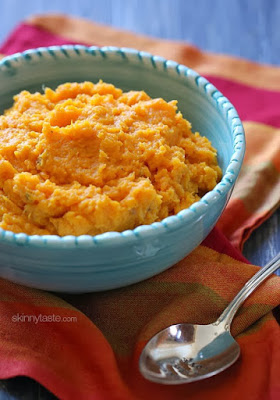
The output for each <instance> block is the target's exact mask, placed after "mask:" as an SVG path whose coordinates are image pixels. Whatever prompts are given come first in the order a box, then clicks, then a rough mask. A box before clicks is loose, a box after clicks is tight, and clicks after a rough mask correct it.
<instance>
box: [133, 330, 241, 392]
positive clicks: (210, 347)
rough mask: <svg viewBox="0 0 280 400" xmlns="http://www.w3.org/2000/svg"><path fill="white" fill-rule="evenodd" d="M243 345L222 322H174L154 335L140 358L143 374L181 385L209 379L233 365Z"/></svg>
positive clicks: (162, 381)
mask: <svg viewBox="0 0 280 400" xmlns="http://www.w3.org/2000/svg"><path fill="white" fill-rule="evenodd" d="M239 355H240V347H239V345H238V343H237V342H236V341H235V340H234V338H233V337H232V336H231V334H230V332H229V331H227V330H225V329H224V326H222V325H221V324H215V323H214V324H209V325H192V324H177V325H172V326H170V327H168V328H166V329H164V330H163V331H161V332H160V333H159V334H157V335H156V336H154V337H153V338H152V339H151V340H150V341H149V342H148V344H147V345H146V347H145V349H144V351H143V352H142V354H141V358H140V370H141V373H142V375H143V376H144V377H145V378H147V379H149V380H152V381H154V382H158V383H165V384H180V383H186V382H194V381H197V380H200V379H204V378H209V377H210V376H213V375H216V374H217V373H219V372H221V371H223V370H224V369H226V368H228V367H229V366H231V365H232V364H233V363H234V362H235V361H236V360H237V359H238V357H239Z"/></svg>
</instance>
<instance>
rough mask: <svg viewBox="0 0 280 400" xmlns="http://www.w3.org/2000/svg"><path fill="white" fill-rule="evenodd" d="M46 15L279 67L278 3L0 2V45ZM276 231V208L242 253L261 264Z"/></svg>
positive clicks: (7, 389)
mask: <svg viewBox="0 0 280 400" xmlns="http://www.w3.org/2000/svg"><path fill="white" fill-rule="evenodd" d="M46 12H61V13H68V14H72V15H76V16H81V17H86V18H89V19H92V20H94V21H96V22H100V23H105V24H110V25H113V26H116V27H119V28H123V29H129V30H131V31H134V32H138V33H143V34H146V35H151V36H156V37H161V38H168V39H177V40H184V41H187V42H189V43H192V44H194V45H196V46H198V47H200V48H201V49H204V50H208V51H213V52H218V53H227V54H231V55H235V56H241V57H245V58H247V59H250V60H253V61H257V62H263V63H270V64H275V65H279V66H280V29H279V21H280V1H277V0H102V1H100V0H79V1H77V0H24V1H22V0H1V3H0V41H3V40H4V38H5V37H7V35H8V34H9V32H10V31H11V30H12V29H13V28H14V27H15V25H16V24H18V23H19V22H20V21H22V20H24V18H26V17H28V16H30V15H31V14H35V13H46ZM279 196H280V194H279ZM279 227H280V212H279V210H277V211H276V212H275V213H274V214H273V215H272V216H271V217H270V218H269V219H268V220H267V221H266V222H265V223H264V224H263V225H262V226H260V227H259V228H258V229H257V230H256V231H255V232H254V233H253V234H252V235H251V237H250V238H249V240H248V241H247V242H246V244H245V246H244V251H243V253H244V255H245V256H246V257H247V258H248V259H249V260H250V261H251V262H252V263H254V264H256V265H260V266H263V265H264V264H265V263H266V262H267V261H268V260H270V259H271V258H272V257H273V256H274V255H276V254H277V253H278V252H279V250H280V229H279ZM278 273H279V272H278ZM1 386H2V389H1ZM54 398H55V397H54V396H53V395H51V394H50V393H49V392H47V391H46V390H45V389H44V388H42V387H41V386H40V385H39V384H36V383H35V382H33V381H32V380H31V379H27V378H16V379H11V380H7V381H4V382H2V383H1V382H0V400H4V399H5V400H8V399H9V400H12V399H28V400H31V399H38V400H39V399H54ZM73 400H75V399H73Z"/></svg>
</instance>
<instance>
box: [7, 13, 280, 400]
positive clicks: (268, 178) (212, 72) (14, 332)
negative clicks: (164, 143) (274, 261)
mask: <svg viewBox="0 0 280 400" xmlns="http://www.w3.org/2000/svg"><path fill="white" fill-rule="evenodd" d="M73 43H74V44H75V43H79V44H95V45H100V46H103V45H113V46H114V45H115V46H123V47H134V48H137V49H139V50H144V51H148V52H151V53H153V54H157V55H161V56H164V57H166V58H169V59H173V60H175V61H177V62H180V63H183V64H186V65H188V66H190V67H191V68H194V69H195V70H197V71H198V72H199V73H201V74H202V75H204V76H205V77H206V78H207V79H209V80H210V81H211V82H212V83H213V84H214V85H215V86H216V87H217V88H218V89H219V90H221V91H222V92H223V94H224V95H226V96H227V97H228V98H229V99H230V100H231V101H232V102H233V104H234V105H235V106H236V108H237V110H238V112H239V114H240V116H241V118H242V120H243V122H244V126H245V131H246V139H247V153H246V157H245V162H244V167H243V169H242V171H241V175H240V178H239V180H238V182H237V184H236V187H235V189H234V192H233V195H232V198H231V200H230V202H229V203H228V205H227V207H226V209H225V211H224V213H223V215H222V217H221V219H220V220H219V222H218V225H217V227H216V228H214V230H213V231H212V232H211V233H210V235H209V236H208V237H207V239H206V240H205V241H204V242H203V243H202V245H200V246H199V247H198V248H196V249H195V250H194V251H193V252H192V253H191V254H190V255H188V256H187V257H186V258H185V259H184V260H182V261H181V262H179V263H178V264H176V265H175V266H174V267H172V268H170V269H169V270H167V271H165V272H163V273H161V274H160V275H158V276H156V277H154V278H151V279H148V280H146V281H144V282H141V283H138V284H135V285H131V286H129V287H125V288H121V289H117V290H112V291H107V292H102V293H91V294H84V295H63V296H61V295H54V294H51V293H48V292H44V291H40V290H35V289H30V288H26V287H23V286H20V285H17V284H14V283H12V282H8V281H5V280H3V279H2V280H1V279H0V378H1V379H6V378H10V377H14V376H18V375H25V376H29V377H31V378H33V379H35V380H37V381H38V382H40V383H41V384H42V385H44V386H45V387H46V388H47V389H49V390H50V391H51V392H53V393H54V394H55V395H56V396H57V397H58V398H59V399H63V400H64V399H66V400H67V399H70V400H72V399H81V400H84V399H90V400H92V399H97V400H107V399H108V400H109V399H110V400H114V399H121V400H126V399H127V400H138V399H139V400H141V399H145V400H146V399H162V400H164V399H168V400H169V399H177V400H181V399H184V400H185V399H191V400H204V399H208V400H211V399H213V400H214V399H215V400H219V399H225V398H226V399H228V400H236V399H237V398H239V399H251V400H266V399H269V400H277V399H279V398H280V329H279V325H278V323H277V319H278V318H279V317H280V315H279V314H280V313H279V308H278V309H277V308H276V306H277V305H278V304H279V303H280V279H279V278H278V277H276V276H273V277H271V278H269V279H268V280H267V281H266V282H265V283H264V284H263V285H262V286H261V287H260V288H259V290H258V291H257V292H255V293H254V294H253V295H252V296H251V297H250V298H249V299H248V300H247V301H246V302H245V303H244V305H243V307H242V308H241V309H240V311H239V313H238V314H237V316H236V318H235V319H234V322H233V325H232V333H233V335H234V336H236V338H237V340H238V342H239V344H240V346H241V352H242V356H241V358H240V359H239V360H238V361H237V363H236V364H235V365H233V366H232V367H231V368H230V369H228V370H227V371H225V372H223V373H222V374H220V375H218V376H216V377H213V378H210V379H208V380H205V381H201V382H198V383H192V384H188V385H181V386H163V385H160V384H155V383H150V382H148V381H146V380H145V379H144V378H142V376H141V375H140V373H139V371H138V359H139V355H140V353H141V350H142V348H143V346H144V344H145V343H146V342H147V340H149V339H150V338H151V337H152V336H153V334H155V333H156V332H157V331H158V330H160V329H162V328H164V327H166V326H168V325H170V324H173V323H178V322H190V323H210V322H213V321H214V320H215V319H216V318H217V317H218V316H219V314H220V313H221V312H222V310H223V309H224V308H225V307H226V305H227V304H228V302H229V301H230V300H231V299H232V298H233V297H234V295H235V294H236V293H237V292H238V290H239V289H240V288H241V287H242V285H244V283H245V282H246V281H247V280H248V279H249V278H250V277H251V276H252V275H253V274H254V273H255V272H256V271H257V267H255V266H252V265H249V264H248V263H247V261H246V260H245V259H244V258H243V256H242V255H241V252H240V249H242V245H243V243H244V241H245V240H246V239H247V238H248V237H249V235H250V233H251V232H252V230H253V229H254V228H256V227H257V226H258V225H260V224H261V223H262V222H263V221H264V220H265V219H266V218H267V217H268V216H269V215H270V214H271V213H272V212H273V211H274V210H275V209H276V207H277V206H278V205H279V198H280V196H279V193H280V190H279V189H280V178H279V170H280V135H279V127H280V111H279V107H278V104H279V101H280V69H279V68H276V67H271V66H263V65H258V64H254V63H251V62H248V61H245V60H241V59H235V58H231V57H227V56H222V55H215V54H209V53H205V52H201V51H200V50H198V49H197V48H195V47H193V46H189V45H187V44H186V43H178V42H170V41H161V40H156V39H151V38H146V37H143V36H138V35H134V34H132V33H128V32H122V31H118V30H115V29H112V28H110V27H106V26H101V25H97V24H93V23H91V22H88V21H86V20H81V19H78V18H72V17H67V16H60V15H46V16H36V17H32V18H30V19H29V20H28V21H26V22H25V23H23V24H21V25H19V26H18V27H17V28H16V29H15V31H14V32H12V34H11V35H10V36H9V38H8V39H7V40H6V42H5V43H4V44H3V46H2V47H1V48H0V52H1V53H2V54H11V53H14V52H17V51H22V50H25V49H28V48H34V47H38V46H45V45H60V44H73ZM182 240H184V239H182Z"/></svg>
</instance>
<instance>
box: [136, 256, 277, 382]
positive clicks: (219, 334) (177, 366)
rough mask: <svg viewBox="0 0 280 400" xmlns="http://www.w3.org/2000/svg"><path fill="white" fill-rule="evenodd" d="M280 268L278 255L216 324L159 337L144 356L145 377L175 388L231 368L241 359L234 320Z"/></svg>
mask: <svg viewBox="0 0 280 400" xmlns="http://www.w3.org/2000/svg"><path fill="white" fill-rule="evenodd" d="M279 265H280V255H279V254H278V255H277V256H276V257H275V258H274V259H273V260H271V261H270V262H269V263H268V264H267V265H266V266H265V267H263V268H261V269H260V270H259V271H258V272H257V273H256V274H255V275H254V276H253V277H252V278H251V279H250V280H249V281H248V282H247V283H246V284H245V286H244V287H243V288H242V289H241V291H240V292H239V293H238V294H237V295H236V296H235V298H234V299H233V300H232V302H231V303H230V304H229V305H228V306H227V308H226V309H225V310H224V312H223V313H222V314H221V316H220V317H219V318H218V320H217V321H216V322H214V323H212V324H208V325H192V324H176V325H171V326H169V327H168V328H166V329H164V330H162V331H160V332H159V333H157V334H156V335H155V336H154V337H153V338H152V339H151V340H150V341H149V342H148V343H147V344H146V346H145V348H144V350H143V351H142V354H141V356H140V359H139V369H140V372H141V373H142V375H143V376H144V377H145V378H146V379H148V380H150V381H153V382H157V383H164V384H171V385H175V384H181V383H189V382H194V381H198V380H201V379H205V378H209V377H211V376H213V375H216V374H218V373H220V372H222V371H224V370H225V369H226V368H228V367H230V366H231V365H232V364H233V363H234V362H235V361H236V360H237V359H238V357H239V355H240V347H239V345H238V343H237V342H236V341H235V339H234V338H233V337H232V335H231V333H230V325H231V322H232V319H233V317H234V315H235V313H236V312H237V310H238V308H239V307H240V306H241V304H242V303H243V302H244V301H245V299H246V298H247V297H248V296H249V295H250V294H251V293H252V292H253V291H254V290H255V289H256V288H257V287H258V286H259V285H260V284H261V283H262V282H263V281H264V280H265V279H267V278H268V276H270V275H271V274H272V273H273V272H274V271H276V270H277V269H278V268H279Z"/></svg>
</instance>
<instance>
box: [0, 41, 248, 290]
mask: <svg viewBox="0 0 280 400" xmlns="http://www.w3.org/2000/svg"><path fill="white" fill-rule="evenodd" d="M99 79H102V80H103V81H105V82H110V83H113V84H114V85H115V86H117V87H120V88H122V89H123V90H145V91H146V92H147V93H148V94H149V95H150V96H151V97H163V98H164V99H165V100H174V99H176V100H178V107H179V109H180V110H181V111H182V113H183V115H184V117H185V118H187V119H188V120H190V121H191V123H192V126H193V129H194V130H195V131H199V132H200V133H201V134H202V135H205V136H207V137H208V138H209V139H210V140H211V142H212V144H213V146H214V147H216V148H217V150H218V160H219V164H220V166H221V168H222V170H223V177H222V180H221V182H219V184H218V185H217V186H216V187H215V188H214V189H213V190H212V191H211V192H209V193H207V194H206V195H205V196H204V197H203V198H202V199H201V200H200V201H198V202H197V203H195V204H193V205H192V206H191V207H190V208H188V209H186V210H183V211H181V212H179V213H178V214H177V215H175V216H172V217H168V218H166V219H164V220H163V221H161V222H156V223H153V224H151V225H144V226H140V227H138V228H136V229H134V230H128V231H125V232H121V233H118V232H108V233H104V234H102V235H97V236H88V235H84V236H78V237H74V236H65V237H62V238H61V237H58V236H50V235H44V236H37V235H34V236H29V235H26V234H23V233H21V234H14V233H12V232H9V231H5V230H1V229H0V276H1V277H3V278H6V279H9V280H11V281H14V282H17V283H21V284H24V285H26V286H31V287H35V288H40V289H46V290H51V291H61V292H71V293H81V292H91V291H100V290H108V289H113V288H117V287H122V286H126V285H129V284H132V283H136V282H139V281H141V280H144V279H146V278H149V277H151V276H154V275H156V274H158V273H160V272H161V271H163V270H165V269H167V268H169V267H170V266H172V265H174V264H175V263H176V262H178V261H179V260H181V259H182V258H184V257H185V256H186V255H187V254H188V253H190V252H191V251H192V250H193V249H194V248H195V247H197V246H198V245H199V244H200V243H201V241H202V240H203V239H204V238H205V237H206V236H207V234H208V233H209V232H210V231H211V229H212V228H213V227H214V225H215V224H216V222H217V220H218V218H219V217H220V215H221V213H222V211H223V209H224V207H225V205H226V203H227V201H228V199H229V197H230V194H231V192H232V189H233V186H234V183H235V181H236V178H237V176H238V173H239V171H240V168H241V165H242V161H243V157H244V152H245V138H244V131H243V127H242V123H241V121H240V119H239V117H238V114H237V112H236V110H235V108H234V107H233V105H232V104H231V103H230V102H229V101H228V100H227V99H226V98H225V97H224V96H223V95H222V94H221V93H220V92H219V91H218V90H217V89H216V88H215V87H214V86H213V85H212V84H211V83H209V82H208V81H207V80H206V79H205V78H203V77H201V76H200V75H198V74H197V73H196V72H194V71H193V70H191V69H189V68H187V67H186V66H183V65H179V64H177V63H175V62H174V61H170V60H165V59H163V58H161V57H157V56H153V55H151V54H148V53H144V52H139V51H137V50H134V49H123V48H116V47H103V48H98V47H95V46H94V47H85V46H60V47H56V46H55V47H48V48H38V49H34V50H28V51H26V52H23V53H17V54H14V55H12V56H9V57H6V58H4V59H3V60H2V61H1V62H0V87H1V92H0V112H1V113H2V112H3V111H4V110H5V109H6V108H8V107H10V106H11V105H12V97H13V95H14V94H16V93H18V92H20V91H21V90H24V89H27V90H29V91H35V90H42V87H44V86H50V87H56V86H57V85H58V84H60V83H64V82H67V81H76V82H81V81H84V80H89V81H93V82H96V81H98V80H99Z"/></svg>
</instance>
